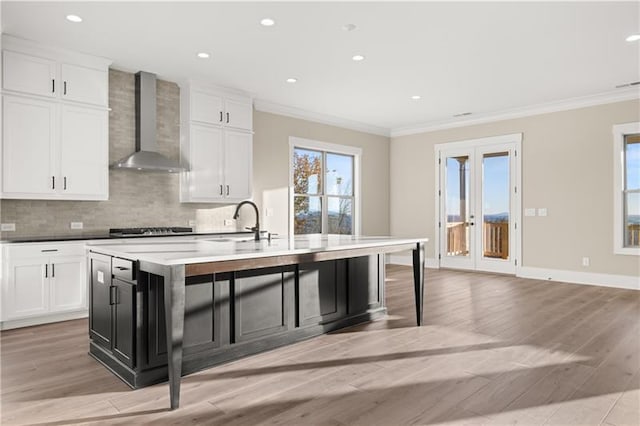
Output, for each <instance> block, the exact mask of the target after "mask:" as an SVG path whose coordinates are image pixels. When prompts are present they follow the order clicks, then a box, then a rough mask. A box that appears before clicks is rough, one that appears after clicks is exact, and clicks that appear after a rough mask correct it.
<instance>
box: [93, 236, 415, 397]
mask: <svg viewBox="0 0 640 426" xmlns="http://www.w3.org/2000/svg"><path fill="white" fill-rule="evenodd" d="M426 241H427V240H426V239H424V238H390V237H364V236H339V235H329V236H299V237H295V238H286V239H274V240H269V239H263V240H260V241H254V240H253V239H251V240H247V239H246V238H216V239H211V240H197V241H189V242H175V243H171V242H162V243H157V244H154V243H150V242H140V243H137V242H136V243H130V244H118V245H108V244H107V245H100V246H94V247H89V267H88V271H89V272H88V273H89V280H90V289H91V291H90V311H89V315H90V321H89V334H90V338H91V344H90V354H91V355H92V356H93V357H94V358H96V359H97V360H98V361H100V362H102V363H103V364H104V365H105V366H106V367H107V368H109V369H110V370H111V371H112V372H114V373H115V374H116V375H118V376H119V377H120V378H121V379H123V380H124V381H125V382H126V383H128V384H129V385H130V386H132V387H134V388H136V387H141V386H147V385H149V384H153V383H158V382H162V381H164V380H166V379H167V376H168V380H169V393H170V404H171V408H172V409H175V408H177V407H178V406H179V400H180V377H181V375H182V374H188V373H190V372H193V371H198V370H201V369H203V368H207V367H209V366H212V365H215V364H218V363H221V362H225V361H229V360H232V359H236V358H239V357H242V356H246V355H249V354H253V353H257V352H260V351H264V350H267V349H271V348H275V347H277V346H281V345H285V344H288V343H292V342H296V341H299V340H302V339H305V338H308V337H311V336H315V335H319V334H322V333H326V332H328V331H332V330H336V329H339V328H343V327H346V326H350V325H354V324H358V323H361V322H365V321H370V320H372V319H375V318H378V317H381V316H383V315H384V314H385V313H386V309H385V306H384V263H385V261H384V256H385V254H386V253H391V252H398V251H405V250H412V252H413V273H414V292H415V304H416V321H417V324H418V325H421V323H422V298H423V294H424V244H425V242H426Z"/></svg>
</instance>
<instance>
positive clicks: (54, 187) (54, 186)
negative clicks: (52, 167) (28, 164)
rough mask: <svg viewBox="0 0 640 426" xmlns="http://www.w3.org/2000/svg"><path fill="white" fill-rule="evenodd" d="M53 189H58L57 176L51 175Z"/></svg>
mask: <svg viewBox="0 0 640 426" xmlns="http://www.w3.org/2000/svg"><path fill="white" fill-rule="evenodd" d="M51 189H56V177H55V176H51Z"/></svg>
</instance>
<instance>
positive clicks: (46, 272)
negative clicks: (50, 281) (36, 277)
mask: <svg viewBox="0 0 640 426" xmlns="http://www.w3.org/2000/svg"><path fill="white" fill-rule="evenodd" d="M44 277H45V278H49V264H48V263H45V265H44Z"/></svg>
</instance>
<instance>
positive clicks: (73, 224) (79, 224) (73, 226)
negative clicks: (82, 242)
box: [71, 222, 84, 229]
mask: <svg viewBox="0 0 640 426" xmlns="http://www.w3.org/2000/svg"><path fill="white" fill-rule="evenodd" d="M82 228H84V224H83V223H82V222H71V229H82Z"/></svg>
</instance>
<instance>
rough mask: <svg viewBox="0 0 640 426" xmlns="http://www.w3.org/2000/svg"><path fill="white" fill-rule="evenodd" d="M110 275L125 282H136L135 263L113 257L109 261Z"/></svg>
mask: <svg viewBox="0 0 640 426" xmlns="http://www.w3.org/2000/svg"><path fill="white" fill-rule="evenodd" d="M111 273H112V274H113V276H114V277H118V278H120V279H122V280H125V281H135V280H136V268H135V262H134V261H132V260H127V259H120V258H118V257H114V258H113V260H112V261H111Z"/></svg>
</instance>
